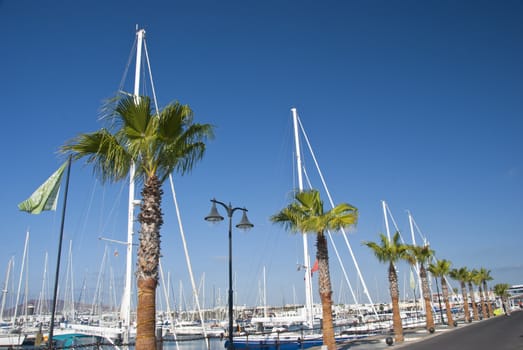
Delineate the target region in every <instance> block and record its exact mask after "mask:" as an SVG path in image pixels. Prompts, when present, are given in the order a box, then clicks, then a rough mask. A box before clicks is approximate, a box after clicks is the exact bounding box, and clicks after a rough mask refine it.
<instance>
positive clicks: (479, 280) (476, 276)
mask: <svg viewBox="0 0 523 350" xmlns="http://www.w3.org/2000/svg"><path fill="white" fill-rule="evenodd" d="M472 282H473V283H474V284H475V285H476V286H478V294H479V300H480V302H479V308H480V310H479V312H480V314H481V317H482V318H486V317H487V303H485V296H484V295H483V288H482V285H483V277H482V275H481V274H480V272H479V270H476V269H474V270H472Z"/></svg>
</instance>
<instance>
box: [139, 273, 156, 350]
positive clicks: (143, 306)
mask: <svg viewBox="0 0 523 350" xmlns="http://www.w3.org/2000/svg"><path fill="white" fill-rule="evenodd" d="M155 332H156V281H155V280H154V279H152V278H149V279H140V280H139V281H138V305H137V310H136V350H139V349H141V350H155V349H156V334H155Z"/></svg>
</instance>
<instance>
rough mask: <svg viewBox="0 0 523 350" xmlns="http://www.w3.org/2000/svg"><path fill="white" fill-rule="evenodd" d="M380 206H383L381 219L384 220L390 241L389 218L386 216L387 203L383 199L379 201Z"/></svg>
mask: <svg viewBox="0 0 523 350" xmlns="http://www.w3.org/2000/svg"><path fill="white" fill-rule="evenodd" d="M381 206H382V207H383V219H384V220H385V229H386V231H387V238H388V239H389V242H390V229H389V219H388V216H387V203H385V201H381Z"/></svg>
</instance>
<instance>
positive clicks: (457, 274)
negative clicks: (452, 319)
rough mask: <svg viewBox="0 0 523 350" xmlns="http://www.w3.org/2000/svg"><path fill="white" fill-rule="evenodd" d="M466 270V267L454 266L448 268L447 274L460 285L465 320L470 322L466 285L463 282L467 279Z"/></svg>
mask: <svg viewBox="0 0 523 350" xmlns="http://www.w3.org/2000/svg"><path fill="white" fill-rule="evenodd" d="M467 274H468V270H467V268H466V267H461V268H459V269H457V268H454V269H452V270H450V272H449V276H450V277H451V278H452V279H454V280H456V281H459V284H460V287H461V298H462V299H463V312H464V313H465V322H470V321H471V320H470V311H469V299H468V298H467V286H466V285H465V282H466V281H467Z"/></svg>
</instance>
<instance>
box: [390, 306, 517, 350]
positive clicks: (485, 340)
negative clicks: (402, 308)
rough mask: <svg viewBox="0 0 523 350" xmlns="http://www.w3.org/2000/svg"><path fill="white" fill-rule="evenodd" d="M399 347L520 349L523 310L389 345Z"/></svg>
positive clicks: (424, 349) (406, 349)
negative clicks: (415, 339) (416, 339)
mask: <svg viewBox="0 0 523 350" xmlns="http://www.w3.org/2000/svg"><path fill="white" fill-rule="evenodd" d="M389 348H390V349H391V350H392V349H394V348H395V349H400V348H401V350H442V349H444V350H467V349H473V350H515V349H518V350H523V311H516V312H513V313H512V314H511V315H510V316H497V317H493V318H490V319H487V320H483V321H480V322H475V323H472V324H468V325H466V326H463V325H462V326H461V327H460V326H459V325H458V327H457V328H455V329H452V330H448V331H443V332H439V333H438V332H437V333H436V334H434V335H430V336H424V337H423V338H422V339H420V340H418V341H413V342H409V341H407V342H405V343H403V344H395V345H392V346H390V347H389Z"/></svg>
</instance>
